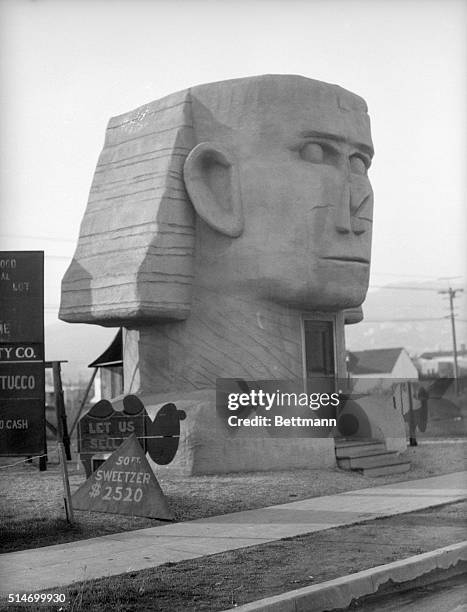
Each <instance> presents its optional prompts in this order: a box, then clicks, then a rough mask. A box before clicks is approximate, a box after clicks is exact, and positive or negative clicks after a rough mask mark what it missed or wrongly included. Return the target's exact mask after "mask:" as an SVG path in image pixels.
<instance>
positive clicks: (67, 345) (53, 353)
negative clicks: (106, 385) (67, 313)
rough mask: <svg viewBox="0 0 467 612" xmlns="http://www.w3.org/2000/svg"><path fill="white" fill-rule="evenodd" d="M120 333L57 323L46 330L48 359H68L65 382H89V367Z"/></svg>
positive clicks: (109, 329) (64, 370)
mask: <svg viewBox="0 0 467 612" xmlns="http://www.w3.org/2000/svg"><path fill="white" fill-rule="evenodd" d="M117 331H118V329H114V328H108V327H100V326H99V325H83V324H71V323H64V322H63V321H57V323H52V324H51V325H46V327H45V357H46V359H47V360H49V361H53V360H63V359H66V360H67V361H68V363H64V364H62V373H63V379H64V380H66V381H69V382H78V381H79V380H80V379H81V380H84V381H86V382H87V381H88V380H89V378H90V376H91V374H92V369H89V368H88V367H87V366H88V365H89V364H90V363H91V362H92V361H94V359H96V357H99V355H100V354H101V353H102V352H103V351H104V350H105V349H106V348H107V346H108V345H109V344H110V343H111V342H112V340H113V338H114V336H115V334H116V333H117Z"/></svg>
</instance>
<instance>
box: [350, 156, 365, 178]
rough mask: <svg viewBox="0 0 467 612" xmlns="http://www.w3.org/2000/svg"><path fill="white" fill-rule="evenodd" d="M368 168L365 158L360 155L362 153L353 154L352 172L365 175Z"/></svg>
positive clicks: (351, 161) (351, 159)
mask: <svg viewBox="0 0 467 612" xmlns="http://www.w3.org/2000/svg"><path fill="white" fill-rule="evenodd" d="M367 169H368V167H367V164H366V163H365V161H364V159H363V158H362V157H360V155H352V157H351V158H350V171H351V172H352V174H362V175H365V174H366V172H367Z"/></svg>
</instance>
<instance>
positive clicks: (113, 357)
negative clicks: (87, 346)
mask: <svg viewBox="0 0 467 612" xmlns="http://www.w3.org/2000/svg"><path fill="white" fill-rule="evenodd" d="M119 365H123V347H122V330H121V329H119V330H118V332H117V335H116V336H115V338H114V339H113V340H112V342H111V344H110V345H109V346H108V347H107V348H106V349H105V351H104V352H103V353H102V355H101V356H100V357H98V358H97V359H96V360H95V361H93V362H92V363H90V364H89V365H88V368H106V367H110V366H119Z"/></svg>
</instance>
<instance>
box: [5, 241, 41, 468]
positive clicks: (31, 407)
mask: <svg viewBox="0 0 467 612" xmlns="http://www.w3.org/2000/svg"><path fill="white" fill-rule="evenodd" d="M46 453H47V447H46V437H45V380H44V253H43V251H0V456H9V457H11V456H32V455H43V456H42V457H40V462H39V466H40V469H41V470H45V469H46V462H45V454H46Z"/></svg>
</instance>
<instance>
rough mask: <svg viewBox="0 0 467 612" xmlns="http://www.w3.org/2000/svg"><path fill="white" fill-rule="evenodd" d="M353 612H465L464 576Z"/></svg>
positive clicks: (466, 598)
mask: <svg viewBox="0 0 467 612" xmlns="http://www.w3.org/2000/svg"><path fill="white" fill-rule="evenodd" d="M352 610H355V612H357V611H358V612H404V611H405V610H407V612H467V580H466V576H465V574H463V575H460V576H456V577H455V578H451V579H450V580H446V581H445V582H438V583H436V584H431V585H429V586H426V587H420V588H418V589H414V590H413V591H407V592H405V593H400V594H397V595H392V596H390V597H388V598H384V599H380V600H378V601H376V602H374V603H372V604H367V605H363V606H361V607H360V606H359V607H357V608H352Z"/></svg>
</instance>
